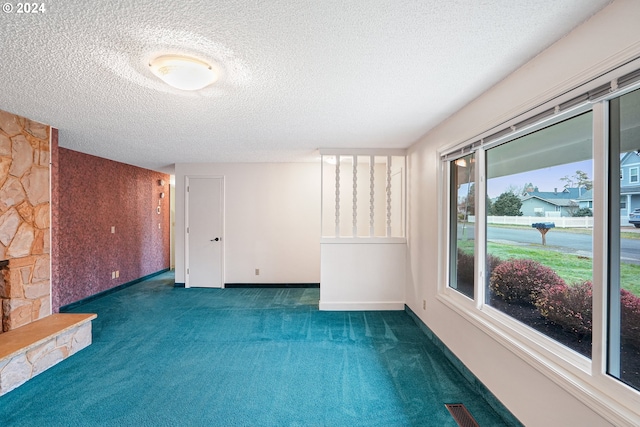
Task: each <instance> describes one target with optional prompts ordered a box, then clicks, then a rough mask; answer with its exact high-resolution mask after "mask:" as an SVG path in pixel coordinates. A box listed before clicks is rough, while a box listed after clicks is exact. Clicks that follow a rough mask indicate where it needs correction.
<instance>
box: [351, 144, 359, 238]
mask: <svg viewBox="0 0 640 427" xmlns="http://www.w3.org/2000/svg"><path fill="white" fill-rule="evenodd" d="M352 227H353V230H352V231H353V237H358V156H353V223H352Z"/></svg>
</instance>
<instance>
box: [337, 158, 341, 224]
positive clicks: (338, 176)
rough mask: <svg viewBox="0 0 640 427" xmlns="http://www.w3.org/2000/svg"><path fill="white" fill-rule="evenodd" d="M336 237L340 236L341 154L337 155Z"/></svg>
mask: <svg viewBox="0 0 640 427" xmlns="http://www.w3.org/2000/svg"><path fill="white" fill-rule="evenodd" d="M336 237H340V156H336Z"/></svg>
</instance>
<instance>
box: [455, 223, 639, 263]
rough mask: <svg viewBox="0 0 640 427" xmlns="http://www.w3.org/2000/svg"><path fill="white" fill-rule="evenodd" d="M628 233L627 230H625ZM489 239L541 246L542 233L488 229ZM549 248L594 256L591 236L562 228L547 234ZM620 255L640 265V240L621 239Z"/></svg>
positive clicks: (469, 227)
mask: <svg viewBox="0 0 640 427" xmlns="http://www.w3.org/2000/svg"><path fill="white" fill-rule="evenodd" d="M625 231H627V230H625ZM458 232H462V225H459V231H458ZM473 232H474V225H473V224H468V225H465V234H466V235H468V236H472V235H473ZM487 239H488V240H489V241H494V242H495V241H498V242H499V241H507V242H518V243H531V244H536V245H540V244H541V243H542V238H541V237H540V232H539V231H538V230H536V229H535V228H531V229H524V228H503V227H492V226H488V227H487ZM547 247H548V248H549V249H552V250H558V249H559V248H564V249H566V250H567V252H574V253H579V254H581V255H585V256H591V254H592V239H591V235H589V234H578V233H569V232H563V230H562V229H561V228H554V229H552V230H550V231H549V232H548V233H547ZM620 255H621V258H622V259H623V260H625V261H626V262H632V263H634V264H640V239H621V240H620Z"/></svg>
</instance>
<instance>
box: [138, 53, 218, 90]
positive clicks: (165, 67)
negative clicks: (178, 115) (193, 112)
mask: <svg viewBox="0 0 640 427" xmlns="http://www.w3.org/2000/svg"><path fill="white" fill-rule="evenodd" d="M149 67H150V68H151V71H152V72H153V74H155V75H156V76H157V77H158V78H160V79H161V80H162V81H164V82H165V83H166V84H168V85H169V86H172V87H175V88H176V89H180V90H199V89H202V88H204V87H207V86H209V85H210V84H212V83H214V82H215V81H216V80H218V74H217V73H216V72H215V71H214V69H213V67H212V66H211V65H209V64H207V63H206V62H203V61H200V60H199V59H195V58H190V57H188V56H179V55H163V56H159V57H158V58H156V59H153V60H151V61H150V62H149Z"/></svg>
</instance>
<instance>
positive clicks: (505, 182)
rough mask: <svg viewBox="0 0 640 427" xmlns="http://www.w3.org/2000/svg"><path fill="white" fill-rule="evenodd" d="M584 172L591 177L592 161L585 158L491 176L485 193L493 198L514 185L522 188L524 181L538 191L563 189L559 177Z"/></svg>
mask: <svg viewBox="0 0 640 427" xmlns="http://www.w3.org/2000/svg"><path fill="white" fill-rule="evenodd" d="M579 170H580V171H583V172H586V173H587V175H588V176H589V179H593V161H592V160H585V161H581V162H575V163H567V164H564V165H560V166H553V167H549V168H544V169H538V170H533V171H527V172H522V173H518V174H514V175H507V176H501V177H498V178H491V179H489V180H488V181H487V194H488V195H489V198H491V199H495V198H496V197H498V196H499V195H500V194H502V193H504V192H505V191H507V190H508V189H509V188H510V187H512V186H516V187H517V188H518V189H522V188H523V187H524V185H525V184H526V183H529V182H530V183H532V184H533V185H534V187H538V191H554V189H555V188H557V189H558V191H561V190H562V189H564V186H565V181H561V180H560V178H563V177H565V176H567V175H568V176H570V177H572V176H573V175H575V173H576V171H579Z"/></svg>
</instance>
